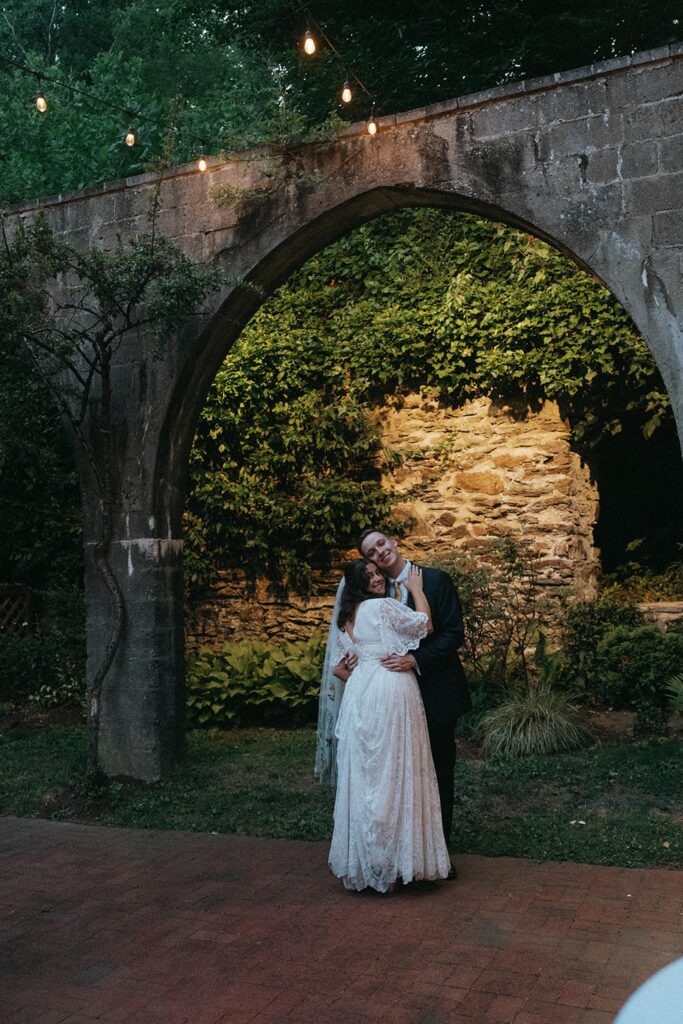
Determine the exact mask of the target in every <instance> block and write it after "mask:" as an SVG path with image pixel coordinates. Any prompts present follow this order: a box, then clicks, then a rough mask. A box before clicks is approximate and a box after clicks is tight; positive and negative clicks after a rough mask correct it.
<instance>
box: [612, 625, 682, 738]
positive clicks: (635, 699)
mask: <svg viewBox="0 0 683 1024" xmlns="http://www.w3.org/2000/svg"><path fill="white" fill-rule="evenodd" d="M682 664H683V635H682V634H680V633H662V632H661V631H660V630H658V629H655V628H654V627H653V626H638V627H636V628H632V627H629V626H617V627H616V628H614V629H612V630H611V631H610V632H609V633H608V634H607V635H606V636H605V637H604V638H603V639H602V640H601V641H600V643H599V644H598V646H597V650H596V658H595V674H594V676H593V686H594V687H595V688H596V691H597V693H598V694H599V696H600V697H601V698H602V699H603V700H604V701H605V702H606V703H608V704H610V705H611V706H612V707H615V708H635V710H636V712H637V719H636V727H637V729H638V730H639V731H641V732H657V731H661V729H662V727H663V725H664V723H665V721H666V717H667V714H668V700H667V686H668V685H669V683H670V681H671V679H672V678H673V677H674V676H675V675H676V674H677V673H678V672H679V671H680V667H681V665H682Z"/></svg>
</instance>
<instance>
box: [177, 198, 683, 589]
mask: <svg viewBox="0 0 683 1024" xmlns="http://www.w3.org/2000/svg"><path fill="white" fill-rule="evenodd" d="M424 389H429V390H431V391H432V393H436V394H437V395H438V397H439V398H440V399H442V400H443V401H444V402H448V403H450V404H452V405H456V406H457V405H459V404H461V403H463V402H465V401H467V400H468V399H474V398H478V397H481V396H489V397H491V398H493V399H498V398H500V399H503V400H509V399H514V400H516V401H519V400H520V399H521V400H522V402H526V403H527V404H528V405H529V406H530V407H533V406H534V405H536V404H537V403H538V402H540V401H541V400H542V399H543V398H546V397H547V398H550V399H554V400H556V401H557V402H558V403H559V405H560V407H561V410H562V412H563V414H565V415H566V416H568V417H569V419H570V422H571V425H572V429H573V432H574V436H575V439H576V441H577V442H578V443H579V444H580V445H581V446H582V449H583V450H589V449H590V447H591V446H596V445H599V444H600V443H601V441H602V439H604V438H607V437H609V436H611V435H613V434H615V433H618V432H619V431H620V430H621V428H622V423H623V422H624V419H625V417H630V418H631V420H634V419H635V420H636V421H637V422H638V423H639V425H640V429H641V430H643V431H645V432H651V431H653V430H654V429H655V428H656V427H657V425H658V424H660V423H661V422H662V421H663V420H664V419H667V418H668V419H670V417H671V413H670V409H669V405H668V398H667V395H666V392H665V390H664V387H663V384H662V381H661V378H660V377H659V374H658V372H657V370H656V367H655V364H654V361H653V359H652V356H651V354H650V353H649V351H648V349H647V348H646V347H645V345H644V343H643V342H642V340H641V338H640V336H639V335H638V333H637V331H636V330H635V328H634V327H633V325H632V323H631V321H630V320H629V318H628V317H627V315H626V313H625V312H624V309H623V308H622V307H621V306H620V305H619V304H618V303H617V302H616V300H615V299H614V298H613V297H612V296H611V295H610V293H609V292H608V291H607V290H606V289H605V288H604V287H603V286H602V285H600V284H599V283H598V282H596V281H595V280H594V279H593V278H591V277H590V276H589V275H588V274H586V273H585V272H584V271H582V270H580V269H579V268H578V267H576V266H575V265H574V264H573V263H571V262H570V261H569V260H568V259H567V258H566V257H564V256H563V255H561V254H560V253H559V252H557V251H556V250H555V249H553V248H551V247H550V246H548V245H546V244H545V243H543V242H540V241H538V240H537V239H535V238H532V237H530V236H528V235H526V234H524V233H522V232H519V231H516V230H513V229H512V228H508V227H506V226H504V225H501V224H495V223H492V222H490V221H485V220H480V219H478V218H475V217H472V216H470V215H465V214H459V213H450V212H449V213H444V212H442V211H438V210H417V211H416V210H404V211H401V212H398V213H396V214H392V215H386V216H384V217H382V218H380V219H378V220H376V221H374V222H373V223H371V224H367V225H364V226H363V227H361V228H358V229H357V230H355V231H353V232H352V233H351V234H349V235H348V236H346V237H345V238H343V239H341V240H340V241H339V242H337V243H336V244H334V245H331V246H329V247H328V248H326V249H325V250H323V251H322V252H320V253H318V255H316V256H315V257H313V258H312V259H310V260H309V261H308V262H307V263H306V264H305V265H304V266H303V267H302V268H301V269H300V270H299V271H298V272H297V273H296V274H294V275H293V276H292V278H291V279H290V280H289V282H288V283H287V284H286V285H284V286H283V287H281V288H280V289H279V290H278V291H277V292H276V293H275V294H274V295H273V296H272V297H271V298H270V299H269V300H268V301H267V302H265V303H264V305H263V307H262V308H261V310H260V311H259V312H258V314H257V315H256V316H255V317H254V318H253V319H252V321H251V323H250V324H249V325H248V326H247V328H246V329H245V331H244V332H243V334H242V335H241V337H240V339H239V340H238V342H237V343H236V345H235V347H234V348H233V349H232V351H231V352H230V353H229V355H228V357H227V359H226V360H225V363H224V364H223V367H222V369H221V370H220V372H219V374H218V376H217V378H216V381H215V383H214V385H213V388H212V390H211V392H210V394H209V397H208V400H207V403H206V405H205V408H204V410H203V413H202V416H201V421H200V423H199V427H198V431H197V435H196V439H195V445H194V450H193V452H192V456H191V465H190V470H191V491H190V498H189V501H188V509H187V517H186V535H187V539H188V545H187V549H188V567H189V578H190V582H191V583H193V584H197V583H201V582H203V581H204V582H205V581H206V580H207V579H208V578H210V576H211V574H212V573H213V572H215V571H216V570H217V569H218V568H226V567H230V566H234V565H239V566H243V567H245V568H247V569H250V570H252V571H253V572H263V573H265V574H266V575H268V576H270V577H271V578H273V579H284V581H285V582H286V583H288V584H290V585H296V586H300V587H301V588H302V589H305V588H306V586H307V585H308V583H309V580H310V569H311V566H312V565H315V564H320V563H323V564H324V562H325V559H326V557H327V556H328V555H329V551H330V549H331V548H343V547H346V546H348V545H350V544H352V543H353V538H354V536H355V535H356V533H357V530H358V527H362V526H364V525H366V524H367V523H368V522H373V523H379V524H385V523H386V522H387V521H388V518H389V514H390V502H389V498H388V496H387V494H386V493H385V492H383V491H382V489H381V487H380V484H379V471H380V470H381V469H382V467H383V465H384V464H385V463H386V462H387V461H388V459H389V458H390V454H388V453H382V452H381V451H380V447H379V437H378V433H377V431H376V430H375V428H374V427H373V426H372V425H371V423H370V421H369V419H368V415H367V413H368V409H369V407H370V406H371V405H373V404H376V403H381V402H384V401H386V400H387V399H390V400H398V401H400V399H401V396H403V395H405V394H406V393H407V392H410V391H419V390H424Z"/></svg>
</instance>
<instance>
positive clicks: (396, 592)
mask: <svg viewBox="0 0 683 1024" xmlns="http://www.w3.org/2000/svg"><path fill="white" fill-rule="evenodd" d="M394 597H395V598H396V600H397V601H400V602H401V604H403V591H402V589H401V584H400V583H399V582H398V580H394Z"/></svg>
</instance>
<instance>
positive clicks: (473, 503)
mask: <svg viewBox="0 0 683 1024" xmlns="http://www.w3.org/2000/svg"><path fill="white" fill-rule="evenodd" d="M372 416H373V418H374V419H375V421H376V422H377V424H378V426H379V428H380V431H381V436H382V445H383V449H384V470H383V476H382V481H383V485H384V486H385V487H386V488H387V489H388V490H389V491H390V492H391V493H392V494H394V496H395V498H396V505H395V514H396V519H397V521H402V522H403V523H404V524H405V526H406V532H405V536H404V538H403V541H402V550H403V551H404V552H405V553H406V554H407V555H408V556H410V557H412V558H414V559H415V560H416V561H422V562H430V561H433V560H434V559H438V558H443V557H448V556H449V555H450V554H452V553H453V552H454V550H456V549H462V548H467V549H469V550H470V551H471V552H472V553H473V554H475V556H476V554H477V553H478V552H479V553H480V554H481V555H482V556H485V553H486V549H487V548H488V547H489V546H490V544H491V543H492V542H493V541H495V540H497V539H499V538H501V537H505V536H510V535H511V536H513V537H517V538H523V539H525V540H527V541H528V542H529V543H530V545H531V547H532V550H533V551H534V553H535V556H536V567H537V571H538V580H539V587H540V588H541V589H542V591H543V597H544V598H549V599H550V600H551V601H552V600H553V598H555V599H556V598H557V597H559V595H560V594H566V593H571V594H572V595H574V596H575V597H577V598H583V599H585V598H590V597H593V596H595V594H596V592H597V581H598V577H599V573H600V559H599V552H598V550H597V549H596V548H595V545H594V543H593V526H594V524H595V521H596V519H597V515H598V507H599V503H598V493H597V488H596V486H595V484H594V483H593V482H592V481H591V479H590V474H589V472H588V469H587V467H586V466H585V465H584V464H582V462H581V459H580V458H579V456H578V455H577V453H576V452H574V451H573V450H572V448H571V445H570V434H569V427H568V424H567V423H566V422H565V421H563V419H562V417H561V416H560V413H559V410H558V408H557V405H556V404H555V403H553V402H544V403H543V404H542V405H541V406H540V407H539V408H538V409H537V410H533V411H531V410H529V409H528V408H527V407H526V405H522V404H521V403H520V404H519V405H518V406H517V405H513V404H511V405H503V404H498V403H495V402H493V401H491V400H490V399H477V400H474V401H470V402H467V403H466V404H465V405H463V406H461V407H459V408H451V407H446V406H442V405H440V404H439V403H438V402H437V401H436V400H434V399H432V398H429V397H425V396H422V395H410V396H408V397H407V398H406V399H404V400H403V401H402V402H401V403H400V404H395V405H389V406H383V407H381V408H378V409H375V410H374V411H373V413H372ZM346 554H347V557H355V552H353V551H350V552H347V553H346ZM339 576H340V572H339V569H338V568H335V569H334V570H333V571H331V572H321V573H317V574H316V575H315V576H314V585H313V592H312V594H311V596H310V597H309V598H301V597H298V596H296V595H294V594H289V595H287V596H279V595H275V594H273V593H272V592H271V591H269V588H268V586H267V584H266V583H265V581H258V582H257V583H256V585H255V586H254V587H253V588H252V590H251V592H249V587H248V585H247V581H246V579H245V577H244V575H243V574H242V573H236V572H233V573H230V574H227V573H226V574H223V575H222V577H221V579H220V580H219V582H218V584H217V585H216V586H215V587H214V589H213V591H212V593H211V595H210V597H209V599H208V600H207V601H206V602H205V603H204V604H202V605H201V606H200V607H198V608H197V609H196V610H195V611H194V612H193V613H191V614H190V615H189V616H188V618H189V621H188V625H187V630H186V636H187V645H188V647H189V648H190V649H192V648H196V647H198V646H208V647H212V648H217V647H220V645H221V644H222V643H224V642H225V641H227V640H235V639H240V638H250V639H272V640H285V639H287V640H290V639H306V638H308V637H310V636H311V635H312V634H314V633H315V632H319V631H322V630H326V629H327V627H328V625H329V620H330V614H331V609H332V607H333V604H334V594H335V591H336V587H337V583H338V581H339Z"/></svg>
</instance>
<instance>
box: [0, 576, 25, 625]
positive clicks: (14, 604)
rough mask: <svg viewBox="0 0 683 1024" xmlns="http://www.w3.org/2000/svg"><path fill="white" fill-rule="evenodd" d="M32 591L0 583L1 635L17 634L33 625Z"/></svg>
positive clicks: (15, 585) (12, 584)
mask: <svg viewBox="0 0 683 1024" xmlns="http://www.w3.org/2000/svg"><path fill="white" fill-rule="evenodd" d="M32 611H33V609H32V602H31V591H30V590H29V589H28V587H20V586H18V585H17V584H14V583H0V633H3V632H4V633H15V632H17V633H18V632H19V631H21V630H24V629H26V627H27V626H30V625H31V615H32Z"/></svg>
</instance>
